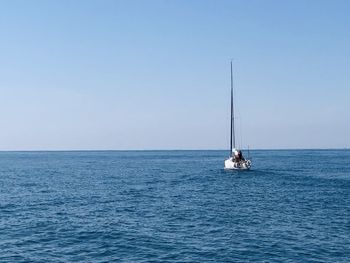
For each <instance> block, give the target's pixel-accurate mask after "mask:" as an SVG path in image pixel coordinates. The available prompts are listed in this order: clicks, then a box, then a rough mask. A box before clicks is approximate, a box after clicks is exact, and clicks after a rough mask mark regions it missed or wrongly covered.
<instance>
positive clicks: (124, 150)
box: [0, 147, 350, 153]
mask: <svg viewBox="0 0 350 263" xmlns="http://www.w3.org/2000/svg"><path fill="white" fill-rule="evenodd" d="M242 150H243V151H248V149H246V148H243V149H242ZM300 150H309V151H312V150H323V151H326V150H350V148H349V147H343V148H250V149H249V151H300ZM155 151H230V150H228V149H64V150H58V149H57V150H48V149H47V150H0V153H1V152H155Z"/></svg>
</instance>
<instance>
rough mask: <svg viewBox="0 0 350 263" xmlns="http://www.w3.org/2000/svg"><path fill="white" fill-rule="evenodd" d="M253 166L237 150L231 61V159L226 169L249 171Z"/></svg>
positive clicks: (227, 160)
mask: <svg viewBox="0 0 350 263" xmlns="http://www.w3.org/2000/svg"><path fill="white" fill-rule="evenodd" d="M251 166H252V162H251V160H248V159H245V158H244V157H243V153H242V151H241V150H239V149H236V139H235V114H234V106H233V75H232V61H231V130H230V157H229V158H228V159H226V160H225V169H228V170H248V169H250V167H251Z"/></svg>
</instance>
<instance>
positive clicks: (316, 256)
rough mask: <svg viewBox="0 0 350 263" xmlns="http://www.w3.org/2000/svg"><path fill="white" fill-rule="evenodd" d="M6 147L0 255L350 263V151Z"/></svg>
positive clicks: (9, 258) (1, 162)
mask: <svg viewBox="0 0 350 263" xmlns="http://www.w3.org/2000/svg"><path fill="white" fill-rule="evenodd" d="M226 155H227V152H224V151H106V152H103V151H101V152H1V153H0V191H1V192H0V237H1V238H0V262H350V151H349V150H300V151H299V150H292V151H289V150H288V151H287V150H280V151H262V150H261V151H251V156H252V157H253V169H252V170H251V171H241V172H239V171H233V172H232V171H231V172H229V171H225V170H223V160H224V158H225V157H226Z"/></svg>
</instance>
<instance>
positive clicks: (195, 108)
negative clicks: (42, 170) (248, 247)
mask: <svg viewBox="0 0 350 263" xmlns="http://www.w3.org/2000/svg"><path fill="white" fill-rule="evenodd" d="M349 13H350V1H345V0H344V1H330V0H329V1H294V0H293V1H292V0H291V1H277V0H276V1H214V0H213V1H200V0H197V1H106V0H104V1H86V0H84V1H64V0H62V1H2V3H1V8H0V33H1V41H0V150H64V149H67V150H69V149H226V148H227V147H228V143H229V87H230V83H229V80H230V78H229V60H230V58H232V57H233V58H235V62H234V68H235V69H234V72H235V87H236V105H237V110H238V127H237V130H238V131H239V132H240V133H241V134H242V136H241V135H238V141H239V142H240V143H241V144H242V145H243V146H246V145H250V147H251V148H343V147H350V137H349V136H350V31H349V28H350V15H349ZM241 138H242V139H241Z"/></svg>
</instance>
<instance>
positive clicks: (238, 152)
mask: <svg viewBox="0 0 350 263" xmlns="http://www.w3.org/2000/svg"><path fill="white" fill-rule="evenodd" d="M233 160H234V162H238V163H239V162H241V161H244V160H245V159H244V157H243V154H242V151H241V150H235V151H234V157H233Z"/></svg>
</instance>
